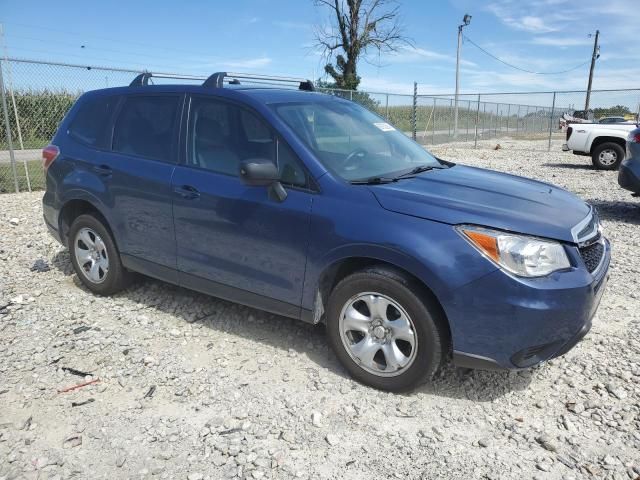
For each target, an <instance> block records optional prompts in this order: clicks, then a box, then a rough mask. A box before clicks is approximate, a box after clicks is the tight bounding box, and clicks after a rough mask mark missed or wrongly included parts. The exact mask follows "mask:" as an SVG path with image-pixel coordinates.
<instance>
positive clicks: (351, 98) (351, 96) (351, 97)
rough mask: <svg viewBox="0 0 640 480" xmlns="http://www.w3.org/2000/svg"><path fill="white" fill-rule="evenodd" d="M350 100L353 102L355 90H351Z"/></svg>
mask: <svg viewBox="0 0 640 480" xmlns="http://www.w3.org/2000/svg"><path fill="white" fill-rule="evenodd" d="M349 100H351V101H352V102H353V90H349Z"/></svg>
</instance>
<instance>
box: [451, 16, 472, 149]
mask: <svg viewBox="0 0 640 480" xmlns="http://www.w3.org/2000/svg"><path fill="white" fill-rule="evenodd" d="M470 23H471V15H469V14H465V16H464V18H463V19H462V25H458V50H457V52H456V98H455V103H456V105H455V108H454V111H453V138H458V95H459V93H460V50H462V29H463V27H466V26H467V25H469V24H470Z"/></svg>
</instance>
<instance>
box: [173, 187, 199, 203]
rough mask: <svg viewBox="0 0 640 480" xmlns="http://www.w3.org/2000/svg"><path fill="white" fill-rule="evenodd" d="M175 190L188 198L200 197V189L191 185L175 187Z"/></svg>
mask: <svg viewBox="0 0 640 480" xmlns="http://www.w3.org/2000/svg"><path fill="white" fill-rule="evenodd" d="M173 191H174V193H177V194H178V195H180V196H181V197H182V198H184V199H186V200H195V199H196V198H199V197H200V192H199V191H198V189H197V188H195V187H192V186H191V185H182V186H180V187H174V189H173Z"/></svg>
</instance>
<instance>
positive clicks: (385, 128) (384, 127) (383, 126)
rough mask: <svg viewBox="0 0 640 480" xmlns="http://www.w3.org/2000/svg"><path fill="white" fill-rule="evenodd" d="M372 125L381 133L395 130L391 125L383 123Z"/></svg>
mask: <svg viewBox="0 0 640 480" xmlns="http://www.w3.org/2000/svg"><path fill="white" fill-rule="evenodd" d="M374 125H375V126H376V127H378V128H379V129H380V130H382V131H383V132H393V131H394V130H395V128H393V127H392V126H391V125H389V124H388V123H384V122H380V123H374Z"/></svg>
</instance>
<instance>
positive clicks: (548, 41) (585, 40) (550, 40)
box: [531, 35, 593, 48]
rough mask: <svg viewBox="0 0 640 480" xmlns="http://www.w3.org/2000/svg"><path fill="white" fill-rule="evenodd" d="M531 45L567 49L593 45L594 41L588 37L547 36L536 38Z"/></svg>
mask: <svg viewBox="0 0 640 480" xmlns="http://www.w3.org/2000/svg"><path fill="white" fill-rule="evenodd" d="M531 43H533V44H534V45H547V46H550V47H559V48H567V47H581V46H585V45H592V44H593V40H592V39H590V38H589V37H587V36H586V35H585V36H584V37H556V36H547V37H535V38H534V39H533V40H531Z"/></svg>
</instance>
